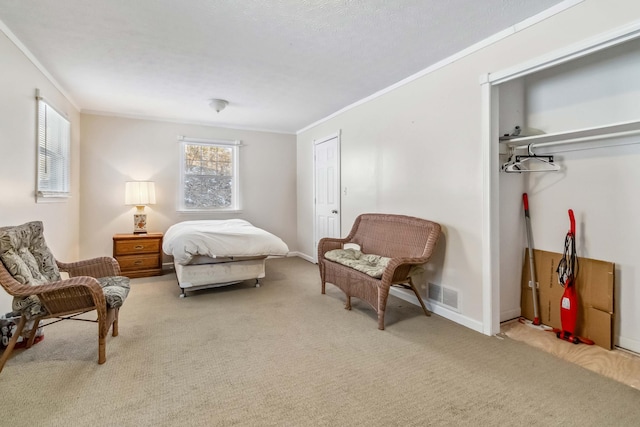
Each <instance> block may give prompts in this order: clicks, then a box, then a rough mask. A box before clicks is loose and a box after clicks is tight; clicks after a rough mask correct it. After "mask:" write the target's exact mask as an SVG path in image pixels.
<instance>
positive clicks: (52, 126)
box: [36, 97, 71, 198]
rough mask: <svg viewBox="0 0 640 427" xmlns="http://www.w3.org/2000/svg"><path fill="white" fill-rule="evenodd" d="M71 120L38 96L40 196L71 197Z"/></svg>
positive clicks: (38, 187) (38, 188)
mask: <svg viewBox="0 0 640 427" xmlns="http://www.w3.org/2000/svg"><path fill="white" fill-rule="evenodd" d="M70 144H71V124H70V123H69V120H67V119H66V118H65V117H63V116H62V115H61V114H60V113H58V111H56V110H55V109H54V108H53V107H52V106H51V105H49V104H48V103H47V102H46V101H45V100H44V99H42V98H39V97H38V185H37V189H36V190H37V191H36V193H37V195H38V198H40V197H69V195H70V189H69V163H70V162H69V151H70Z"/></svg>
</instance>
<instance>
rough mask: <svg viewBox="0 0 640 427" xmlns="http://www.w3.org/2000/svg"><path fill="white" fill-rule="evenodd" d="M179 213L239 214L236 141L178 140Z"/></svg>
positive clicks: (238, 144) (238, 143) (182, 138)
mask: <svg viewBox="0 0 640 427" xmlns="http://www.w3.org/2000/svg"><path fill="white" fill-rule="evenodd" d="M180 141H181V144H180V145H181V146H180V169H181V171H180V178H181V183H180V199H179V206H178V209H179V210H182V211H200V210H224V211H229V210H238V209H239V208H240V203H239V194H238V188H239V185H238V163H239V162H238V157H239V150H238V148H239V146H240V142H239V141H207V140H198V139H193V138H184V137H181V138H180Z"/></svg>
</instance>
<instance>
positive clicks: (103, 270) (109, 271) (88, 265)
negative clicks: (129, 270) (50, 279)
mask: <svg viewBox="0 0 640 427" xmlns="http://www.w3.org/2000/svg"><path fill="white" fill-rule="evenodd" d="M56 263H57V264H58V268H59V269H60V271H64V272H67V273H69V277H78V276H89V277H108V276H119V275H120V264H118V261H117V260H116V259H115V258H112V257H98V258H92V259H87V260H84V261H78V262H70V263H64V262H60V261H58V260H56Z"/></svg>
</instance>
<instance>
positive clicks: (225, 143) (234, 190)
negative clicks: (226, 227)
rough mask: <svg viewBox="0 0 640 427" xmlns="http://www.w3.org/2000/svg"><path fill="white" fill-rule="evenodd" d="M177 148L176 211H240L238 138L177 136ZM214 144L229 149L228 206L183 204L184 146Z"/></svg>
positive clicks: (239, 144) (239, 143)
mask: <svg viewBox="0 0 640 427" xmlns="http://www.w3.org/2000/svg"><path fill="white" fill-rule="evenodd" d="M178 142H179V149H180V156H179V159H180V166H179V174H180V175H179V188H178V192H177V193H178V200H177V211H178V212H184V213H189V212H193V213H197V212H240V211H241V208H240V147H241V146H242V143H241V142H240V141H239V140H225V139H200V138H187V137H184V136H179V137H178ZM187 145H197V146H216V147H222V148H229V149H231V155H232V161H231V167H232V175H231V206H229V207H222V208H220V207H204V208H190V207H187V206H185V203H184V198H185V177H186V170H185V164H186V158H185V152H186V146H187Z"/></svg>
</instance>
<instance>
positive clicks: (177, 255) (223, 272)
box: [162, 219, 289, 298]
mask: <svg viewBox="0 0 640 427" xmlns="http://www.w3.org/2000/svg"><path fill="white" fill-rule="evenodd" d="M162 250H163V251H164V253H166V254H167V255H171V256H173V263H174V266H175V271H176V276H177V278H178V285H179V286H180V289H181V290H182V293H181V294H180V297H181V298H184V297H186V296H187V294H186V292H187V291H196V290H200V289H206V288H214V287H218V286H226V285H231V284H234V283H238V282H242V281H245V280H251V279H254V280H255V281H256V287H259V286H260V279H262V278H263V277H264V276H265V261H266V259H267V258H268V257H270V256H285V255H286V254H287V253H288V252H289V248H288V247H287V245H286V243H284V242H283V241H282V239H280V238H279V237H277V236H275V235H273V234H271V233H269V232H268V231H266V230H263V229H261V228H258V227H255V226H254V225H252V224H251V223H250V222H248V221H245V220H243V219H228V220H200V221H183V222H179V223H177V224H174V225H172V226H171V227H169V229H168V230H167V232H166V233H165V235H164V240H163V244H162Z"/></svg>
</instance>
